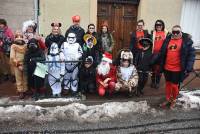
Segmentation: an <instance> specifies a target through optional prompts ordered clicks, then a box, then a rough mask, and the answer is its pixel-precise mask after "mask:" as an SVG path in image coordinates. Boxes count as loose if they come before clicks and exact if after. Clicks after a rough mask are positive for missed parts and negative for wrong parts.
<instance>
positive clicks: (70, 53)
mask: <svg viewBox="0 0 200 134" xmlns="http://www.w3.org/2000/svg"><path fill="white" fill-rule="evenodd" d="M82 54H83V51H82V48H81V46H80V45H79V43H76V35H75V34H74V33H69V34H68V36H67V41H66V42H64V43H63V44H62V45H61V52H60V57H61V60H62V61H77V60H79V59H80V58H81V57H82ZM61 70H62V71H61V74H62V75H64V80H63V84H64V90H68V91H69V89H71V90H72V94H73V93H76V92H77V89H78V71H79V69H78V63H77V62H76V63H72V62H69V63H65V68H63V67H62V69H61Z"/></svg>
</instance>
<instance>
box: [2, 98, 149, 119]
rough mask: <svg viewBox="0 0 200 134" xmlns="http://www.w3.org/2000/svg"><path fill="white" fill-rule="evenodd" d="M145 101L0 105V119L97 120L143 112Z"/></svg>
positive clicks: (145, 105)
mask: <svg viewBox="0 0 200 134" xmlns="http://www.w3.org/2000/svg"><path fill="white" fill-rule="evenodd" d="M149 108H150V107H149V106H148V105H147V102H146V101H141V102H133V101H129V102H110V103H104V104H102V105H94V106H86V105H84V104H81V103H71V104H68V105H65V106H57V107H47V108H43V107H40V106H34V105H25V106H22V105H15V106H10V107H7V108H4V107H0V120H3V121H6V120H10V121H12V120H18V121H19V120H31V121H39V122H41V121H56V120H65V119H69V120H74V121H79V122H97V121H105V120H110V119H113V118H116V117H120V116H121V115H123V114H128V113H145V112H147V111H149Z"/></svg>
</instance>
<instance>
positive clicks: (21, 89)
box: [10, 32, 28, 99]
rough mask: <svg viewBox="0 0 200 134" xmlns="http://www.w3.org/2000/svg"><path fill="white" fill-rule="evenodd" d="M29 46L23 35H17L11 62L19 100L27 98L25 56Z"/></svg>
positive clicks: (11, 52) (12, 48) (12, 47)
mask: <svg viewBox="0 0 200 134" xmlns="http://www.w3.org/2000/svg"><path fill="white" fill-rule="evenodd" d="M26 49H27V44H25V41H24V40H23V35H22V33H20V32H18V33H16V35H15V41H14V43H13V44H12V46H11V51H10V62H11V66H12V67H13V68H14V72H15V78H16V85H17V92H18V93H19V99H23V98H24V97H25V92H26V91H27V89H28V87H27V77H26V74H25V72H24V67H23V66H24V55H25V53H26Z"/></svg>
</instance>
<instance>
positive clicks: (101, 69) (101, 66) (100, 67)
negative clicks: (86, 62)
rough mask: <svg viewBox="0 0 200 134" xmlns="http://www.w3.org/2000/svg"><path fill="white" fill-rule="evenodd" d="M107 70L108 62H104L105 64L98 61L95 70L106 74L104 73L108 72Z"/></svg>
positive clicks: (108, 68) (108, 67)
mask: <svg viewBox="0 0 200 134" xmlns="http://www.w3.org/2000/svg"><path fill="white" fill-rule="evenodd" d="M109 71H110V65H109V63H106V64H102V63H100V64H99V65H98V67H97V72H98V74H100V75H106V74H108V73H109Z"/></svg>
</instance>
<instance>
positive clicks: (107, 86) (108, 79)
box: [96, 54, 117, 96]
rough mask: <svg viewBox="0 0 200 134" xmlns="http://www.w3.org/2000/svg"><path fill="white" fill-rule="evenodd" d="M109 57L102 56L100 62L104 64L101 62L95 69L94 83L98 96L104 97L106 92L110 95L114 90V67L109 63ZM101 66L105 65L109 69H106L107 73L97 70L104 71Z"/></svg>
mask: <svg viewBox="0 0 200 134" xmlns="http://www.w3.org/2000/svg"><path fill="white" fill-rule="evenodd" d="M109 57H110V56H109V54H104V57H103V58H102V62H104V63H102V62H101V63H100V65H99V66H98V67H97V74H96V81H97V86H98V93H99V95H100V96H104V95H105V93H106V91H107V92H108V93H109V94H112V93H113V91H114V89H115V83H116V82H117V77H116V73H117V72H116V67H115V66H113V65H112V64H111V62H109ZM110 59H111V58H110ZM105 62H107V63H105ZM103 64H107V65H108V66H109V68H108V69H106V70H107V71H106V72H107V73H103V72H101V71H100V70H101V69H99V68H103V70H104V69H105V68H106V67H103V66H104V65H103Z"/></svg>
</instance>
